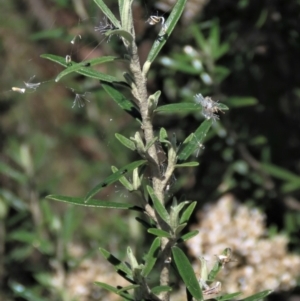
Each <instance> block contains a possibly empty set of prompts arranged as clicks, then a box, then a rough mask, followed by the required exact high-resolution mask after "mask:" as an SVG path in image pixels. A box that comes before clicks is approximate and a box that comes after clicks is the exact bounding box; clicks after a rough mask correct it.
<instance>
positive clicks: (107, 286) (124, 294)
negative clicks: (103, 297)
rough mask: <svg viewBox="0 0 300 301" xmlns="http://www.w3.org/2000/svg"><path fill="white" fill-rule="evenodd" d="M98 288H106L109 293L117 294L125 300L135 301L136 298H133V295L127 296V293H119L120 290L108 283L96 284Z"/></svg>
mask: <svg viewBox="0 0 300 301" xmlns="http://www.w3.org/2000/svg"><path fill="white" fill-rule="evenodd" d="M94 283H95V284H96V285H97V286H99V287H101V288H104V289H106V290H107V291H109V292H112V293H115V294H117V295H119V296H121V297H123V298H124V299H126V300H129V301H134V300H135V298H134V297H132V296H131V295H129V294H127V293H124V292H119V289H118V288H115V287H113V286H111V285H109V284H106V283H103V282H98V281H97V282H94Z"/></svg>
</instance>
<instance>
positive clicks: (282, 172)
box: [261, 163, 300, 182]
mask: <svg viewBox="0 0 300 301" xmlns="http://www.w3.org/2000/svg"><path fill="white" fill-rule="evenodd" d="M261 167H262V168H263V169H264V170H265V171H266V172H267V173H269V174H270V175H271V176H273V177H275V178H277V179H280V180H284V181H297V182H298V181H299V180H300V176H298V175H296V174H294V173H292V172H290V171H288V170H287V169H284V168H282V167H279V166H276V165H273V164H267V163H262V164H261Z"/></svg>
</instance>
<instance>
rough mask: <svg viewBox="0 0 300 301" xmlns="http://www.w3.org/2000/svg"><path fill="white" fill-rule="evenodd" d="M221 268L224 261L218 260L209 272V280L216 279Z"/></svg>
mask: <svg viewBox="0 0 300 301" xmlns="http://www.w3.org/2000/svg"><path fill="white" fill-rule="evenodd" d="M221 269H222V263H221V262H220V261H219V260H217V261H216V262H215V264H214V265H213V267H212V269H211V270H210V272H209V274H208V277H207V281H211V282H212V281H214V280H215V278H216V276H217V274H218V273H219V272H220V270H221Z"/></svg>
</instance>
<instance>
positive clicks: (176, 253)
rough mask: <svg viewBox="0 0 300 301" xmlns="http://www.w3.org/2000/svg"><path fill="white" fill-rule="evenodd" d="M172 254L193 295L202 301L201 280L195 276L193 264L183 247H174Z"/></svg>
mask: <svg viewBox="0 0 300 301" xmlns="http://www.w3.org/2000/svg"><path fill="white" fill-rule="evenodd" d="M172 254H173V257H174V261H175V264H176V267H177V269H178V272H179V274H180V276H181V278H182V280H183V282H184V283H185V285H186V287H187V289H188V290H189V292H190V293H191V294H192V295H193V297H194V298H195V299H196V300H198V301H201V300H202V299H203V296H202V291H201V288H200V285H199V282H198V280H197V278H196V276H195V272H194V270H193V267H192V265H191V264H190V262H189V260H188V258H187V257H186V255H185V254H184V253H183V251H182V250H181V249H179V248H178V247H173V248H172Z"/></svg>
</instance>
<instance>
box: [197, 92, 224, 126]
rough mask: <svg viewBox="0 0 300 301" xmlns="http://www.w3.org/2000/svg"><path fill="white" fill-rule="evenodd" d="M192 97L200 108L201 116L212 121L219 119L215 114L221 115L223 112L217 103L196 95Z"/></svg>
mask: <svg viewBox="0 0 300 301" xmlns="http://www.w3.org/2000/svg"><path fill="white" fill-rule="evenodd" d="M194 97H195V102H196V103H198V104H200V105H201V106H202V114H203V116H204V117H205V118H206V119H213V120H214V121H216V120H218V119H219V116H218V115H217V114H215V113H217V112H222V113H223V111H222V110H221V108H220V104H219V103H218V102H217V101H213V100H212V99H211V98H210V97H203V96H202V95H201V94H196V95H195V96H194Z"/></svg>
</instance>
